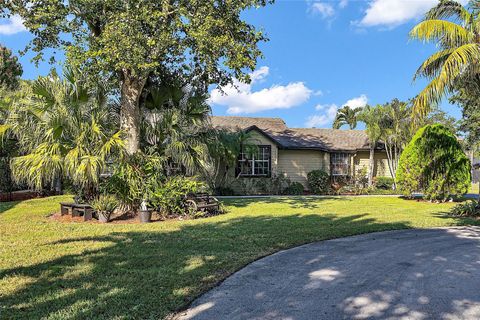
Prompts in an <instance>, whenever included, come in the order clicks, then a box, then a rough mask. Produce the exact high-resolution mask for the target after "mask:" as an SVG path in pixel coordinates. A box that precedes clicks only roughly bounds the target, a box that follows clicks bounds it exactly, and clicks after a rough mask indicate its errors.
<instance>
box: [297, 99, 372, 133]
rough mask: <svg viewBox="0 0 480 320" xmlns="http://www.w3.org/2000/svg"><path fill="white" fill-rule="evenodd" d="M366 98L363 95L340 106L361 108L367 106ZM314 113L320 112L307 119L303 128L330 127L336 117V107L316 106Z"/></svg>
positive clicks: (332, 105) (330, 105)
mask: <svg viewBox="0 0 480 320" xmlns="http://www.w3.org/2000/svg"><path fill="white" fill-rule="evenodd" d="M367 102H368V97H367V95H365V94H362V95H360V96H359V97H355V98H352V99H350V100H348V101H347V102H345V103H344V104H342V107H343V106H349V107H351V108H363V107H365V106H366V105H367ZM315 110H316V111H321V114H315V115H312V116H310V117H308V118H307V121H306V122H305V126H307V127H309V128H312V127H321V126H325V125H327V124H328V125H330V124H331V123H332V122H333V120H335V116H336V115H337V110H338V106H337V105H336V104H317V105H316V106H315Z"/></svg>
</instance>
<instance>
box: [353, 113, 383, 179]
mask: <svg viewBox="0 0 480 320" xmlns="http://www.w3.org/2000/svg"><path fill="white" fill-rule="evenodd" d="M381 108H382V106H376V107H371V106H366V107H365V108H363V110H362V112H361V113H360V114H359V115H358V120H359V121H362V122H364V123H365V125H366V130H367V135H368V139H369V140H370V159H369V163H368V185H369V186H372V185H373V173H374V170H375V147H376V145H377V143H378V140H379V139H380V136H381V134H382V129H381V113H380V112H379V111H380V109H381Z"/></svg>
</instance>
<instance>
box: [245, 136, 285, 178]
mask: <svg viewBox="0 0 480 320" xmlns="http://www.w3.org/2000/svg"><path fill="white" fill-rule="evenodd" d="M247 142H248V143H251V144H256V145H265V146H270V148H271V152H272V154H271V157H272V164H271V166H272V167H271V170H272V175H273V174H276V173H277V168H278V147H277V145H276V144H275V143H274V142H273V141H272V140H270V139H269V138H267V137H266V136H264V135H263V134H261V133H259V132H257V131H253V130H252V131H250V138H249V139H248V141H247Z"/></svg>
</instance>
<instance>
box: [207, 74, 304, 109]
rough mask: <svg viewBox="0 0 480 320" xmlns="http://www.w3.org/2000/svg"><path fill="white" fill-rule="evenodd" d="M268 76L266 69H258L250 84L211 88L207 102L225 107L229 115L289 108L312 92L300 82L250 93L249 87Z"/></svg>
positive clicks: (302, 100)
mask: <svg viewBox="0 0 480 320" xmlns="http://www.w3.org/2000/svg"><path fill="white" fill-rule="evenodd" d="M268 73H269V69H268V67H261V68H260V69H258V70H255V71H254V72H252V73H251V74H250V78H251V83H249V84H247V83H242V82H239V81H238V80H235V81H234V83H233V85H229V86H225V87H222V90H223V93H222V90H220V89H214V90H212V92H211V93H210V99H209V101H210V103H213V104H217V105H222V106H227V107H228V109H227V112H228V113H230V114H239V113H255V112H260V111H265V110H272V109H289V108H292V107H295V106H298V105H300V104H302V103H304V102H305V101H307V100H308V99H309V98H310V96H311V95H312V93H313V92H312V90H310V89H309V88H307V87H306V86H305V84H304V83H303V82H293V83H289V84H287V85H273V86H271V87H270V88H265V89H262V90H259V91H252V85H253V84H255V83H257V82H258V81H260V80H264V79H265V78H266V76H267V75H268Z"/></svg>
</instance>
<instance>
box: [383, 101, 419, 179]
mask: <svg viewBox="0 0 480 320" xmlns="http://www.w3.org/2000/svg"><path fill="white" fill-rule="evenodd" d="M411 114H412V113H411V108H410V105H409V104H408V103H406V102H402V101H399V100H398V99H393V100H392V101H391V102H390V103H387V104H385V105H383V107H382V110H381V112H379V115H380V117H381V118H380V120H381V121H380V129H381V136H380V138H381V139H382V141H383V143H384V144H385V151H386V153H387V160H388V168H389V170H390V174H391V176H392V177H393V178H395V177H396V173H397V167H398V162H399V160H400V155H401V152H402V151H403V148H404V147H405V146H406V144H407V143H408V142H409V141H410V139H411V138H412V136H413V134H414V131H415V129H416V128H415V126H412V125H411ZM394 186H395V183H394Z"/></svg>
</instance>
